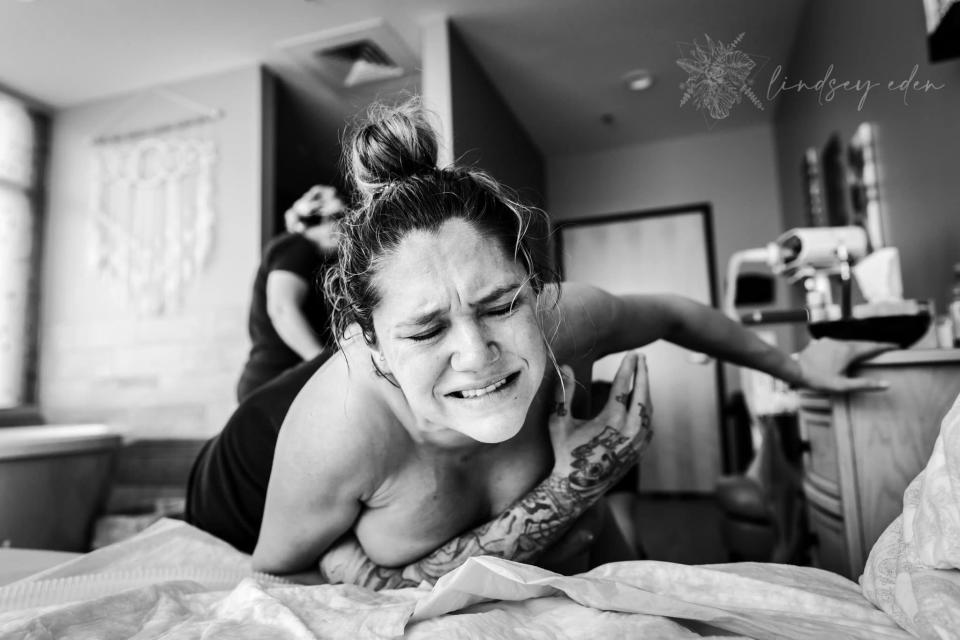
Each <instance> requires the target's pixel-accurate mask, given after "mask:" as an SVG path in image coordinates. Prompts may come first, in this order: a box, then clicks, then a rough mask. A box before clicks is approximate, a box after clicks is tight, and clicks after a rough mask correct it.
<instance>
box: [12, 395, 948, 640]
mask: <svg viewBox="0 0 960 640" xmlns="http://www.w3.org/2000/svg"><path fill="white" fill-rule="evenodd" d="M958 400H960V399H958ZM0 557H2V556H0ZM958 567H960V402H955V403H954V405H953V408H952V409H951V411H950V412H949V413H948V414H947V416H946V417H945V418H944V420H943V423H942V425H941V432H940V435H939V437H938V439H937V443H936V445H935V448H934V452H933V454H932V456H931V458H930V461H929V462H928V464H927V467H926V468H925V469H924V471H923V472H921V473H920V475H918V476H917V478H916V479H915V480H914V481H913V482H912V483H911V484H910V486H909V488H908V489H907V491H906V493H905V494H904V510H903V513H902V514H901V515H900V517H898V518H897V520H896V521H894V522H893V523H892V524H891V525H890V527H889V528H888V529H887V530H886V531H885V533H884V534H883V536H882V537H881V538H880V540H879V541H878V543H877V544H876V546H875V547H874V548H873V551H872V552H871V555H870V558H869V560H868V563H867V568H866V570H865V572H864V575H863V576H861V578H860V582H859V584H858V583H855V582H852V581H850V580H847V579H846V578H843V577H841V576H838V575H836V574H832V573H829V572H826V571H821V570H819V569H814V568H810V567H798V566H791V565H779V564H765V563H735V564H723V565H700V566H687V565H679V564H672V563H666V562H657V561H636V562H621V563H612V564H608V565H604V566H602V567H598V568H596V569H594V570H592V571H590V572H587V573H584V574H580V575H577V576H561V575H558V574H554V573H551V572H549V571H546V570H543V569H539V568H537V567H533V566H530V565H525V564H519V563H514V562H509V561H505V560H500V559H496V558H491V557H478V558H473V559H471V560H470V561H468V562H467V563H466V564H464V565H463V566H461V567H460V568H459V569H457V570H456V571H453V572H451V573H450V574H448V575H446V576H444V577H443V578H442V579H441V580H440V581H438V583H437V584H436V585H434V586H433V587H429V586H426V585H424V586H421V587H420V588H418V589H399V590H393V591H381V592H374V591H370V590H366V589H362V588H359V587H354V586H350V585H325V584H310V583H311V582H317V580H316V578H317V576H309V575H307V576H299V577H298V579H297V582H292V581H290V580H284V579H280V578H277V577H273V576H268V575H264V574H256V573H254V572H252V571H251V568H250V558H249V556H246V555H244V554H242V553H240V552H238V551H236V550H235V549H233V548H232V547H230V546H229V545H227V544H225V543H223V542H222V541H220V540H218V539H216V538H214V537H212V536H210V535H208V534H206V533H204V532H202V531H200V530H198V529H195V528H193V527H191V526H189V525H187V524H185V523H183V522H180V521H177V520H169V519H165V520H161V521H159V522H157V523H156V524H155V525H153V526H152V527H150V528H148V529H147V530H145V531H143V532H141V533H140V534H138V535H137V536H135V537H133V538H130V539H128V540H125V541H123V542H120V543H117V544H114V545H111V546H108V547H105V548H103V549H99V550H97V551H94V552H91V553H88V554H85V555H81V556H78V557H74V558H70V559H68V560H66V561H65V562H59V563H57V564H55V565H54V566H52V567H50V568H48V569H46V570H43V571H40V572H37V573H34V574H32V575H29V576H26V577H23V578H21V579H19V580H16V581H15V582H12V583H10V584H7V585H5V586H0V638H30V639H33V638H36V639H41V638H44V639H45V638H63V639H65V640H70V639H74V638H97V639H103V640H111V639H114V638H138V639H145V638H161V637H162V638H297V639H300V638H303V639H314V638H418V639H424V638H524V639H531V640H541V639H542V640H547V639H553V638H637V637H643V638H701V637H717V636H722V637H747V638H790V639H811V640H812V639H822V638H871V639H885V638H911V637H921V638H941V639H945V638H958V637H960V572H958V571H957V569H958Z"/></svg>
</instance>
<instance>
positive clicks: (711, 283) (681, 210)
mask: <svg viewBox="0 0 960 640" xmlns="http://www.w3.org/2000/svg"><path fill="white" fill-rule="evenodd" d="M690 213H696V214H699V215H700V219H701V222H702V223H703V238H704V242H705V243H706V253H707V279H708V288H709V290H710V306H712V307H713V308H714V309H716V308H717V304H718V298H719V296H718V295H717V269H716V248H715V246H714V235H713V207H712V205H711V204H710V203H709V202H695V203H692V204H684V205H677V206H673V207H662V208H657V209H643V210H640V211H627V212H622V213H608V214H602V215H598V216H583V217H577V218H565V219H563V220H557V221H555V225H554V227H555V228H554V231H553V233H552V234H551V235H552V237H553V238H554V252H553V255H554V268H555V269H556V271H557V274H558V275H559V277H560V280H561V281H562V280H564V278H565V273H564V268H563V231H564V230H565V229H569V228H576V227H585V226H590V225H601V224H615V223H618V222H632V221H635V220H643V219H647V218H663V217H667V216H675V215H686V214H690ZM716 385H717V426H718V428H719V429H720V432H719V433H718V434H717V438H718V440H719V442H720V468H721V471H722V472H723V473H730V472H731V460H730V455H731V452H730V451H729V450H728V449H729V447H728V443H727V437H726V435H727V434H726V422H727V415H726V403H725V398H726V395H727V393H726V384H725V382H724V375H723V362H722V361H720V360H717V362H716Z"/></svg>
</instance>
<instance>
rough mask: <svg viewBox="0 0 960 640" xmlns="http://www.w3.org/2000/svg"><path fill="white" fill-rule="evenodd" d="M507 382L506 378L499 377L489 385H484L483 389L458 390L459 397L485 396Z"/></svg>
mask: <svg viewBox="0 0 960 640" xmlns="http://www.w3.org/2000/svg"><path fill="white" fill-rule="evenodd" d="M505 384H507V379H506V378H501V379H500V380H497V381H496V382H494V383H493V384H491V385H490V386H489V387H484V388H483V389H465V390H463V391H461V392H460V397H462V398H479V397H480V396H485V395H487V394H488V393H493V392H494V391H496V390H497V389H499V388H500V387H502V386H503V385H505Z"/></svg>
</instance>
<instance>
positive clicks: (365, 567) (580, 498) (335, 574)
mask: <svg viewBox="0 0 960 640" xmlns="http://www.w3.org/2000/svg"><path fill="white" fill-rule="evenodd" d="M572 455H573V458H574V468H573V470H572V472H571V473H569V475H566V476H561V475H558V474H557V473H552V474H551V475H549V476H548V477H547V478H546V479H545V480H544V481H543V482H541V483H540V484H539V485H537V486H536V487H535V488H534V489H532V490H531V491H530V492H529V493H527V494H526V495H524V496H523V497H522V498H520V499H519V500H517V501H516V502H515V503H513V504H512V505H511V506H510V507H509V508H508V509H507V510H506V511H504V512H503V513H502V514H500V515H499V516H497V517H496V518H494V519H493V520H491V521H490V522H487V523H486V524H483V525H481V526H479V527H477V528H476V529H473V530H471V531H468V532H466V533H464V534H461V535H460V536H458V537H456V538H454V539H452V540H450V541H449V542H447V543H446V544H444V545H443V546H442V547H440V548H439V549H437V550H436V551H434V552H433V553H431V554H429V555H427V556H425V557H423V558H421V559H420V560H418V561H416V562H414V563H412V564H409V565H407V566H406V567H398V568H389V567H381V566H379V565H376V564H374V563H373V562H372V561H371V560H370V559H369V558H367V557H366V555H365V554H363V552H362V549H361V548H360V546H359V544H356V553H357V554H358V556H359V561H357V560H356V559H355V560H354V561H353V562H351V563H349V568H346V565H341V566H336V563H331V562H330V561H328V560H327V558H326V557H325V558H324V559H323V560H321V563H320V565H321V572H322V573H323V574H324V576H325V577H326V578H327V579H328V580H330V581H331V582H350V583H353V584H358V585H361V586H365V587H368V588H371V589H397V588H401V587H415V586H417V585H419V584H420V583H421V582H423V581H427V582H429V583H433V582H435V581H436V580H437V579H439V578H440V577H441V576H442V575H444V574H446V573H448V572H450V571H452V570H453V569H455V568H457V567H458V566H460V565H461V564H463V563H464V562H465V561H466V560H467V558H470V557H472V556H479V555H491V556H496V557H498V558H505V559H507V560H515V561H517V562H528V561H531V560H534V559H535V558H537V557H538V556H539V555H540V554H541V553H542V552H543V551H545V550H546V549H548V548H549V547H550V546H552V545H553V544H554V543H555V542H556V541H557V540H558V539H559V538H560V537H561V536H562V535H563V534H564V533H565V532H566V531H567V529H568V528H569V527H570V526H571V525H572V524H573V523H574V521H576V519H577V518H579V517H580V515H581V514H583V512H584V511H586V510H587V509H589V508H590V507H591V506H593V505H594V504H595V503H596V502H597V501H598V500H599V499H600V497H601V496H602V495H603V493H604V491H606V490H607V489H608V488H610V487H611V486H613V484H615V483H616V482H617V480H619V479H620V478H621V477H622V476H623V475H624V474H625V473H626V472H627V470H628V469H629V468H630V467H631V466H632V465H633V464H634V463H635V462H636V460H637V456H638V453H637V448H636V447H635V445H633V443H632V439H628V438H627V437H625V436H623V435H622V434H620V432H618V431H617V430H616V429H614V428H613V427H609V426H607V427H606V428H604V429H603V431H602V432H601V433H600V434H598V435H597V436H595V437H594V438H593V439H591V440H590V441H589V442H587V443H586V444H583V445H580V446H579V447H577V448H576V449H574V450H573V452H572ZM331 564H333V565H334V566H331Z"/></svg>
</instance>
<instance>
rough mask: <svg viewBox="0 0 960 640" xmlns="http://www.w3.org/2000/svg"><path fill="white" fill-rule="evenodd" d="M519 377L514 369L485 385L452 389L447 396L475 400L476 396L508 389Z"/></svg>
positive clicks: (518, 373)
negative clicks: (474, 387)
mask: <svg viewBox="0 0 960 640" xmlns="http://www.w3.org/2000/svg"><path fill="white" fill-rule="evenodd" d="M519 377H520V372H519V371H515V372H513V373H511V374H510V375H508V376H506V377H504V378H501V379H499V380H497V381H496V382H494V383H492V384H489V385H487V386H485V387H482V388H479V389H463V390H462V391H453V392H451V393H448V394H447V396H449V397H451V398H459V399H461V400H475V399H477V398H483V397H486V396H489V395H490V394H495V393H500V392H503V391H504V390H506V389H508V388H509V387H510V386H511V385H513V383H514V382H516V381H517V378H519Z"/></svg>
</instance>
